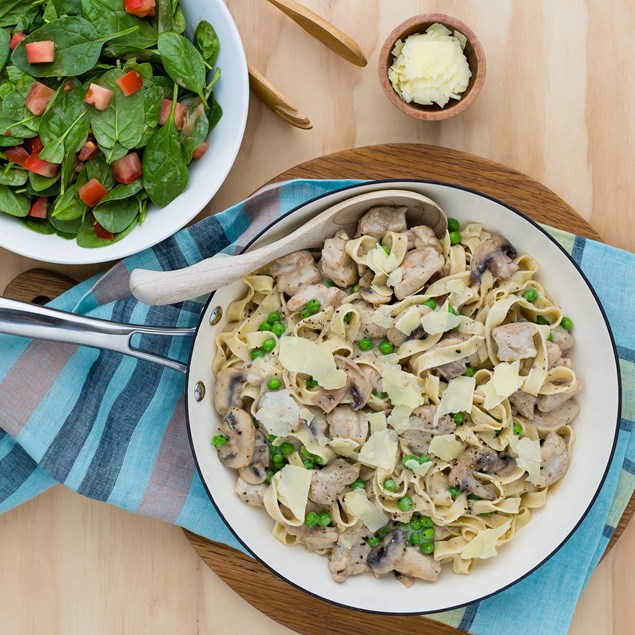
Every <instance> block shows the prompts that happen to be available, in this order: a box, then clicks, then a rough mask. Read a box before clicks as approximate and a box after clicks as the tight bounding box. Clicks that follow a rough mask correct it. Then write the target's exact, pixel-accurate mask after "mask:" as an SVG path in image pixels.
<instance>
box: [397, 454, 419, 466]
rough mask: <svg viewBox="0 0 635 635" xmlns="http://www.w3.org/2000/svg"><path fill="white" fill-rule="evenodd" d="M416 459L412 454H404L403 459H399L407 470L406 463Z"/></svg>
mask: <svg viewBox="0 0 635 635" xmlns="http://www.w3.org/2000/svg"><path fill="white" fill-rule="evenodd" d="M417 460H418V459H417V457H416V456H414V455H413V454H406V456H404V457H403V459H401V462H402V464H403V466H404V467H405V468H406V469H407V470H409V469H410V468H409V467H408V466H407V465H406V463H408V461H417Z"/></svg>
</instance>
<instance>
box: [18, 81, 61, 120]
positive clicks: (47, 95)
mask: <svg viewBox="0 0 635 635" xmlns="http://www.w3.org/2000/svg"><path fill="white" fill-rule="evenodd" d="M53 95H55V91H54V90H53V89H52V88H49V87H48V86H45V85H44V84H42V83H40V82H33V86H31V89H30V90H29V93H28V95H27V96H26V99H25V100H24V105H25V106H26V107H27V108H28V109H29V110H30V111H31V112H32V113H33V114H34V115H36V116H37V117H39V116H40V115H42V114H44V111H45V110H46V108H47V107H48V105H49V102H50V101H51V99H52V98H53Z"/></svg>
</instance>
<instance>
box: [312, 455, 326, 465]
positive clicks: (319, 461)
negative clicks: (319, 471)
mask: <svg viewBox="0 0 635 635" xmlns="http://www.w3.org/2000/svg"><path fill="white" fill-rule="evenodd" d="M311 460H312V461H313V462H314V463H317V464H318V465H323V464H324V459H323V458H322V457H321V456H318V455H317V454H312V455H311Z"/></svg>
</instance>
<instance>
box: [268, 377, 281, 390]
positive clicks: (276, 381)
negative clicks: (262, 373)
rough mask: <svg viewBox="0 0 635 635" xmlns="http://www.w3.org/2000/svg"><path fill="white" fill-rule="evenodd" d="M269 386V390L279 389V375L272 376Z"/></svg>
mask: <svg viewBox="0 0 635 635" xmlns="http://www.w3.org/2000/svg"><path fill="white" fill-rule="evenodd" d="M267 388H269V390H278V388H280V380H279V379H278V378H277V377H272V378H271V379H270V380H269V381H268V382H267Z"/></svg>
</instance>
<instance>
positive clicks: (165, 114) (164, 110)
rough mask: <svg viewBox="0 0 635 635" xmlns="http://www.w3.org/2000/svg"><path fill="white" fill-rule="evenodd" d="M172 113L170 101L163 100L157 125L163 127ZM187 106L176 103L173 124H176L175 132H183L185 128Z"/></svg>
mask: <svg viewBox="0 0 635 635" xmlns="http://www.w3.org/2000/svg"><path fill="white" fill-rule="evenodd" d="M171 112H172V100H171V99H164V100H163V103H162V104H161V114H160V115H159V123H160V124H161V125H162V126H163V125H165V123H166V122H167V120H168V119H169V118H170V113H171ZM187 112H188V111H187V106H184V105H183V104H180V103H177V104H176V108H175V110H174V123H175V124H176V129H177V130H183V128H185V124H186V123H187Z"/></svg>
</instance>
